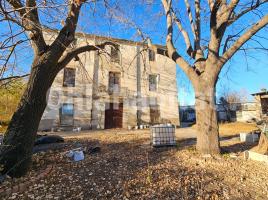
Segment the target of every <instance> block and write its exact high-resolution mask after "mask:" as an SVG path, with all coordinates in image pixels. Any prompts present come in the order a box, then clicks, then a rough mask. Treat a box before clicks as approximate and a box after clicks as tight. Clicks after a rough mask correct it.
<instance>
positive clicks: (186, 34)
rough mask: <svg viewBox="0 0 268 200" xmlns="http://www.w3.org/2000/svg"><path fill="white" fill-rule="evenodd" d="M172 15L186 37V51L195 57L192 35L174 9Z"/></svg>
mask: <svg viewBox="0 0 268 200" xmlns="http://www.w3.org/2000/svg"><path fill="white" fill-rule="evenodd" d="M172 16H173V19H174V21H175V23H176V24H177V26H178V29H179V30H180V32H181V34H182V36H183V38H184V42H185V44H186V49H187V50H186V51H187V53H188V55H189V56H191V57H192V58H193V59H194V51H193V48H192V45H191V41H190V37H189V35H188V33H187V31H186V30H185V29H184V28H183V27H182V24H181V21H180V20H179V19H178V18H177V16H176V14H175V13H174V11H172Z"/></svg>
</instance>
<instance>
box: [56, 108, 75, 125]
mask: <svg viewBox="0 0 268 200" xmlns="http://www.w3.org/2000/svg"><path fill="white" fill-rule="evenodd" d="M68 105H72V109H71V110H72V113H65V114H64V113H63V111H64V106H68ZM59 116H60V124H61V125H73V124H74V104H73V103H62V104H61V107H60V109H59ZM67 117H69V118H71V120H72V121H71V123H63V122H64V121H63V120H64V118H65V120H66V118H67Z"/></svg>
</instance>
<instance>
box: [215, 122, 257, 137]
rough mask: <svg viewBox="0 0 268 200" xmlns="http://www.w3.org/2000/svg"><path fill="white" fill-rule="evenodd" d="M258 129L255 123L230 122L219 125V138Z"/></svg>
mask: <svg viewBox="0 0 268 200" xmlns="http://www.w3.org/2000/svg"><path fill="white" fill-rule="evenodd" d="M258 129H259V128H258V127H257V125H256V124H255V123H244V122H232V123H225V124H220V125H219V131H220V136H232V135H237V134H239V133H242V132H251V131H255V130H258Z"/></svg>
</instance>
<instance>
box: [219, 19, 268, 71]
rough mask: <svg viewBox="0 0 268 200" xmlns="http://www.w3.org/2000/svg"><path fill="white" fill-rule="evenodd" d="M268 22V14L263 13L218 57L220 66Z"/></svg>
mask: <svg viewBox="0 0 268 200" xmlns="http://www.w3.org/2000/svg"><path fill="white" fill-rule="evenodd" d="M267 24H268V15H265V16H264V17H263V18H262V19H260V20H259V21H258V22H257V23H256V24H254V25H253V26H251V28H250V29H248V30H247V31H246V32H245V33H244V34H243V35H242V36H240V37H239V38H238V39H237V40H236V41H235V42H234V44H233V45H232V46H231V47H230V48H229V49H228V50H227V51H226V52H225V53H224V54H223V56H221V57H220V62H221V66H223V65H224V64H225V63H226V62H227V61H228V60H229V59H230V58H231V57H232V56H233V55H234V54H235V53H236V52H237V51H238V50H239V49H240V48H241V47H242V46H243V44H245V42H247V41H248V40H249V39H250V38H251V37H252V36H254V35H255V34H256V33H257V32H258V31H259V30H261V29H262V28H263V27H265V26H266V25H267Z"/></svg>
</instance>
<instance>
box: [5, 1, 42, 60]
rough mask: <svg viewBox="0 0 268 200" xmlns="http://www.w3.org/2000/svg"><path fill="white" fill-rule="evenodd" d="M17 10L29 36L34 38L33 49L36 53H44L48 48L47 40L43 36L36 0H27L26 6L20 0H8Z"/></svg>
mask: <svg viewBox="0 0 268 200" xmlns="http://www.w3.org/2000/svg"><path fill="white" fill-rule="evenodd" d="M7 1H8V3H9V4H10V5H11V6H12V7H13V9H14V10H16V11H17V12H18V13H19V15H20V18H21V21H22V26H23V27H25V29H26V30H29V31H30V33H29V37H30V39H31V40H32V44H33V47H34V48H33V49H34V52H35V54H36V55H40V54H42V53H43V52H44V51H45V50H46V46H47V45H46V42H45V40H44V37H43V33H42V28H41V24H40V20H39V16H38V10H37V7H36V1H35V0H27V1H26V6H24V5H23V4H22V3H21V1H20V0H7Z"/></svg>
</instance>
